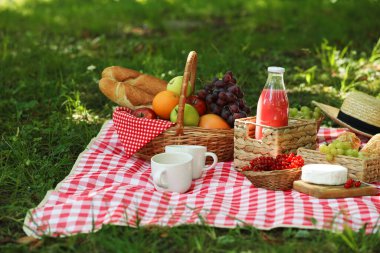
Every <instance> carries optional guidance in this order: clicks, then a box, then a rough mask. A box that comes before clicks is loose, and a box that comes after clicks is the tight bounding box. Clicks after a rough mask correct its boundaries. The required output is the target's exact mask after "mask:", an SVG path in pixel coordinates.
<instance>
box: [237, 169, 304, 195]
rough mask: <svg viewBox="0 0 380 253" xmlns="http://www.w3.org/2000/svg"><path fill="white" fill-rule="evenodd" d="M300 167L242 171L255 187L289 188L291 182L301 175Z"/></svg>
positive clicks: (278, 189)
mask: <svg viewBox="0 0 380 253" xmlns="http://www.w3.org/2000/svg"><path fill="white" fill-rule="evenodd" d="M301 172H302V171H301V168H295V169H286V170H274V171H262V172H256V171H243V172H242V173H243V174H244V175H245V176H246V177H247V178H248V180H249V181H251V182H252V184H253V185H254V186H255V187H260V188H265V189H269V190H274V191H281V190H282V191H284V190H290V189H292V187H293V182H294V181H295V180H298V179H299V178H300V176H301Z"/></svg>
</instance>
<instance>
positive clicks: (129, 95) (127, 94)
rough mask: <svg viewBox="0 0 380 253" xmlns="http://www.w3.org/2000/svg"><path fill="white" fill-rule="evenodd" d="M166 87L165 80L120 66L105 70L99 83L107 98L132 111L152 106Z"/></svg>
mask: <svg viewBox="0 0 380 253" xmlns="http://www.w3.org/2000/svg"><path fill="white" fill-rule="evenodd" d="M166 85H167V82H166V81H164V80H161V79H159V78H156V77H154V76H150V75H147V74H142V73H140V72H138V71H135V70H133V69H128V68H123V67H119V66H112V67H107V68H105V69H104V70H103V72H102V79H100V81H99V89H100V90H101V92H102V93H103V94H104V95H105V96H106V97H108V98H109V99H110V100H112V101H113V102H115V103H116V104H118V105H120V106H126V107H129V108H131V109H135V108H137V107H141V106H150V105H151V103H152V101H153V98H154V96H155V95H156V94H157V93H159V92H160V91H163V90H166Z"/></svg>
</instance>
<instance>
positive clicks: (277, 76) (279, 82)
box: [265, 72, 285, 90]
mask: <svg viewBox="0 0 380 253" xmlns="http://www.w3.org/2000/svg"><path fill="white" fill-rule="evenodd" d="M265 88H266V89H275V90H285V83H284V74H282V73H271V72H269V73H268V79H267V82H266V83H265Z"/></svg>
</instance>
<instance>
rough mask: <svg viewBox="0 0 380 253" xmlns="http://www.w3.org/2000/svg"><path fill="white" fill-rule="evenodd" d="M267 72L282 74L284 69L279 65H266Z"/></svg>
mask: <svg viewBox="0 0 380 253" xmlns="http://www.w3.org/2000/svg"><path fill="white" fill-rule="evenodd" d="M268 72H271V73H279V74H282V73H284V72H285V69H284V68H281V67H268Z"/></svg>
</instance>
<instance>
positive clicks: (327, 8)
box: [0, 0, 380, 252]
mask: <svg viewBox="0 0 380 253" xmlns="http://www.w3.org/2000/svg"><path fill="white" fill-rule="evenodd" d="M15 2H25V3H21V4H18V5H15ZM378 13H380V2H379V1H376V0H364V1H360V4H359V3H358V2H357V1H354V0H346V1H343V0H339V1H327V0H322V1H319V0H315V1H312V0H305V1H290V0H288V1H280V0H273V1H264V0H261V1H243V0H239V1H227V0H225V1H207V2H206V1H176V0H172V1H160V2H158V1H157V2H156V1H137V2H136V1H121V0H120V1H111V0H110V1H107V0H88V1H76V0H64V1H57V0H52V1H42V0H41V1H36V0H35V1H8V0H6V1H1V2H0V133H1V142H0V251H2V252H3V251H5V252H7V251H9V252H14V251H27V250H28V247H27V246H22V245H18V244H16V243H15V240H16V239H17V238H19V237H21V236H23V235H24V234H23V232H22V222H23V219H24V217H25V214H26V212H27V210H28V209H30V208H33V207H35V206H36V205H37V204H38V203H39V202H40V201H41V200H42V198H43V197H44V195H45V194H46V191H47V190H49V189H52V188H54V187H55V185H56V184H57V183H58V182H60V181H61V180H62V179H63V178H64V177H65V176H66V175H67V174H68V172H69V171H70V169H71V167H72V166H73V164H74V162H75V160H76V158H77V156H78V154H79V153H80V152H81V151H82V150H83V149H84V148H85V146H86V145H87V143H88V142H89V141H90V139H91V138H92V137H94V136H95V135H96V134H97V132H98V131H99V129H100V126H101V124H102V122H103V121H104V120H105V119H108V118H110V117H111V113H112V107H113V106H114V104H112V103H111V102H110V101H109V100H107V99H106V98H105V97H104V96H103V95H102V94H101V93H100V92H99V90H98V87H97V82H98V79H99V77H100V73H101V71H102V69H103V68H105V67H107V66H110V65H122V66H125V67H129V68H133V69H136V70H140V71H143V72H146V73H150V74H152V75H156V76H159V77H162V78H164V79H166V80H170V79H171V78H172V77H174V76H176V75H179V74H181V73H182V71H183V68H184V63H185V59H186V55H187V53H188V52H189V51H190V50H196V51H197V52H198V54H199V61H198V68H197V71H198V72H197V88H199V87H201V86H202V85H204V84H205V83H207V82H208V81H209V80H211V79H212V78H213V77H214V76H220V75H222V74H223V73H224V72H225V71H226V70H232V71H233V72H234V74H235V76H236V77H237V79H238V83H239V85H241V86H242V87H243V89H244V91H245V94H246V100H247V102H248V103H249V104H250V105H251V106H252V109H253V110H255V107H256V101H257V98H258V95H259V92H260V91H261V89H262V87H263V85H264V82H265V79H266V67H267V66H269V65H280V66H284V67H285V68H286V74H285V81H286V85H287V88H288V89H289V92H290V102H291V105H292V106H296V105H300V104H302V105H310V101H311V100H312V99H315V100H320V101H325V102H327V103H330V104H333V105H339V104H340V102H341V99H342V95H344V93H345V92H347V91H350V90H352V89H358V90H363V91H366V92H368V93H370V94H372V95H375V96H379V91H380V82H379V81H378V80H379V76H380V73H379V72H380V71H379V69H380V68H379V65H380V64H379V57H380V44H379V43H378V40H379V37H380V31H379V29H378V28H379V27H380V19H379V18H378V17H377V16H378ZM363 17H365V18H363ZM91 66H94V67H95V69H94V70H92V67H91ZM326 123H327V124H331V122H329V121H327V122H326ZM379 239H380V234H379V233H377V234H375V235H372V236H364V235H363V233H360V232H359V233H353V234H351V233H350V232H347V231H346V234H332V233H329V232H322V231H304V230H296V229H275V230H273V231H268V232H267V231H265V232H264V231H258V230H255V229H254V228H244V229H243V228H241V229H239V228H237V229H233V230H225V229H214V228H210V227H207V226H206V227H204V226H181V227H178V228H173V229H167V228H157V227H154V228H138V229H133V228H125V227H113V226H107V227H106V228H105V229H102V230H101V231H99V232H98V233H95V234H88V235H78V236H75V237H71V238H66V239H52V238H44V240H43V243H42V246H41V245H40V247H39V248H38V249H39V250H43V251H45V252H70V251H72V252H75V251H77V250H81V251H82V252H88V251H98V252H109V251H124V250H125V249H129V250H130V251H136V252H140V251H149V250H151V251H159V252H160V251H164V250H165V249H166V250H168V251H172V252H178V251H182V252H219V251H231V252H234V251H245V252H250V251H252V252H253V251H254V250H258V251H262V252H277V251H279V252H301V251H308V252H320V251H322V250H323V251H326V252H336V251H338V250H339V251H342V252H348V251H350V250H351V251H358V252H359V251H360V252H371V251H372V252H376V250H377V249H378V248H380V244H379V241H380V240H379ZM146 245H150V247H151V248H146V247H145V246H146Z"/></svg>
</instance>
